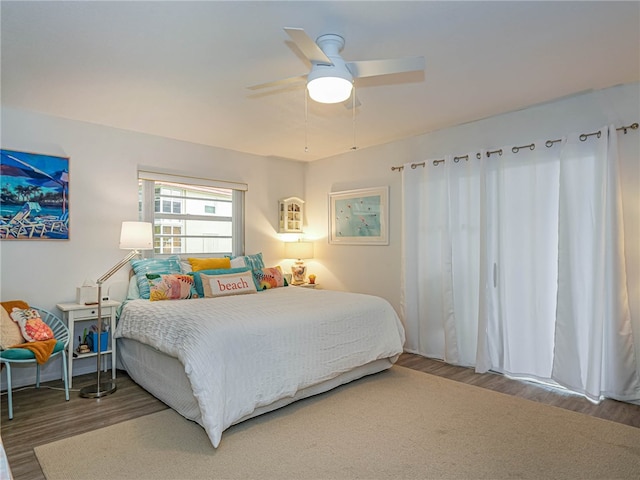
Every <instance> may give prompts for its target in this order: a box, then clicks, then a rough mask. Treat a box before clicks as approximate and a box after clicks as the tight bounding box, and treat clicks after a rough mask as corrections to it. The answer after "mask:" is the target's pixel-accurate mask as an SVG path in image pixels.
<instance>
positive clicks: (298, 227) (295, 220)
mask: <svg viewBox="0 0 640 480" xmlns="http://www.w3.org/2000/svg"><path fill="white" fill-rule="evenodd" d="M303 218H304V200H302V199H300V198H298V197H289V198H283V199H282V200H279V201H278V232H279V233H302V221H303Z"/></svg>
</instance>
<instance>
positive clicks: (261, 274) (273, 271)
mask: <svg viewBox="0 0 640 480" xmlns="http://www.w3.org/2000/svg"><path fill="white" fill-rule="evenodd" d="M253 276H254V277H255V279H256V284H257V287H258V290H268V289H269V288H278V287H286V286H287V282H286V280H285V279H284V275H283V274H282V269H281V268H280V267H279V266H278V267H271V268H263V269H262V270H256V271H255V272H253Z"/></svg>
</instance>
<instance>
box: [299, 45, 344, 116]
mask: <svg viewBox="0 0 640 480" xmlns="http://www.w3.org/2000/svg"><path fill="white" fill-rule="evenodd" d="M316 43H317V44H318V46H319V47H320V48H321V50H322V51H323V52H324V53H325V55H326V56H327V57H328V58H329V60H331V62H333V65H328V64H326V63H314V64H313V67H312V68H311V72H310V73H309V75H308V76H307V89H308V90H309V96H310V97H311V98H312V99H313V100H315V101H317V102H321V103H340V102H343V101H345V100H346V99H348V98H349V97H350V96H351V90H352V86H353V75H352V74H351V72H350V71H349V69H348V68H347V65H346V64H345V61H344V60H343V59H342V57H341V56H340V50H342V48H343V47H344V38H342V37H341V36H339V35H334V34H328V35H322V36H320V37H318V39H317V40H316Z"/></svg>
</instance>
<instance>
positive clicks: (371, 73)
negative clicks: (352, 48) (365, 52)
mask: <svg viewBox="0 0 640 480" xmlns="http://www.w3.org/2000/svg"><path fill="white" fill-rule="evenodd" d="M424 63H425V62H424V57H406V58H391V59H388V60H362V61H356V62H347V68H348V69H349V71H350V72H351V74H352V75H353V77H354V78H364V77H375V76H377V75H388V74H390V73H403V72H414V71H418V70H424Z"/></svg>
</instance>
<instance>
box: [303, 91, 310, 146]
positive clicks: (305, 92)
mask: <svg viewBox="0 0 640 480" xmlns="http://www.w3.org/2000/svg"><path fill="white" fill-rule="evenodd" d="M308 98H309V97H308V95H307V89H306V88H305V89H304V153H308V152H309V139H308V135H307V130H308V128H307V122H308V118H309V114H308V112H307V108H308V106H307V103H308Z"/></svg>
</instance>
